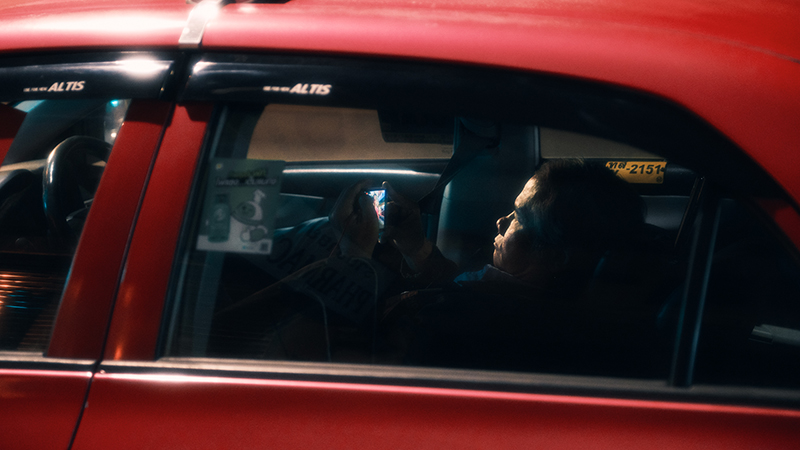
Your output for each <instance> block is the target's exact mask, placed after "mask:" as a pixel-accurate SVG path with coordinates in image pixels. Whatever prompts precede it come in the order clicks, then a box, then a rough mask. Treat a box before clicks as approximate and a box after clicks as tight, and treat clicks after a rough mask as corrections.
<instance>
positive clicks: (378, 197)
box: [367, 189, 387, 230]
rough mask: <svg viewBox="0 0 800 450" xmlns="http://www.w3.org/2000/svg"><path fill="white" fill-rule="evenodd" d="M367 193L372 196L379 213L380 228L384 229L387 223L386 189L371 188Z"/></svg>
mask: <svg viewBox="0 0 800 450" xmlns="http://www.w3.org/2000/svg"><path fill="white" fill-rule="evenodd" d="M367 195H369V196H370V197H372V206H374V207H375V214H377V215H378V229H379V230H383V227H384V226H385V225H386V200H387V199H386V189H371V190H369V191H367Z"/></svg>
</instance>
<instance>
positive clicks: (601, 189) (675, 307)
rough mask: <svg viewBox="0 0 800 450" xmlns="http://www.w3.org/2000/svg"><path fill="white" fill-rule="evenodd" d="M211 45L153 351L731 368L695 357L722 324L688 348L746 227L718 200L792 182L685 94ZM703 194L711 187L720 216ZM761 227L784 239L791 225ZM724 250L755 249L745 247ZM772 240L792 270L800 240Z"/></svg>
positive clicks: (609, 371) (607, 371) (200, 78)
mask: <svg viewBox="0 0 800 450" xmlns="http://www.w3.org/2000/svg"><path fill="white" fill-rule="evenodd" d="M201 59H202V61H201V62H199V63H197V64H198V66H197V67H200V69H199V70H198V71H195V75H193V77H194V78H192V79H191V80H190V82H189V83H188V84H187V88H186V90H185V92H184V96H185V99H186V100H204V101H214V102H216V105H217V113H216V115H215V117H216V119H215V120H214V121H213V122H212V124H211V126H210V127H209V130H210V131H209V135H208V136H207V139H206V142H207V144H206V146H205V149H204V153H203V157H202V160H201V161H202V162H201V165H200V167H199V169H198V171H197V175H196V178H195V182H194V188H193V193H192V199H191V201H190V207H189V209H188V210H187V215H186V219H185V224H184V231H183V233H182V238H181V242H180V247H179V249H178V257H177V259H176V264H175V269H174V272H173V276H172V284H171V289H170V294H169V295H168V303H167V305H168V306H167V313H166V320H165V322H164V329H163V333H162V337H161V350H160V351H161V355H162V356H168V357H212V358H240V359H248V360H253V359H256V360H264V361H305V362H336V363H358V364H382V365H394V366H410V367H435V368H455V369H480V370H499V371H512V372H526V373H556V374H571V375H590V376H603V377H626V378H642V379H656V380H665V381H667V382H669V383H672V384H676V385H683V384H687V383H688V384H691V374H692V371H693V370H694V367H695V366H694V362H695V361H697V364H698V365H697V369H698V371H699V372H698V376H699V377H700V379H703V380H708V381H709V382H714V383H717V382H723V381H724V380H722V379H718V380H713V376H711V374H712V373H713V371H711V372H708V371H707V370H706V369H703V367H708V366H704V364H706V363H705V362H702V361H701V359H702V358H703V357H704V356H703V355H706V356H707V355H708V353H706V352H707V349H709V348H714V345H723V346H724V345H726V344H724V342H725V341H726V339H728V338H729V337H730V336H728V337H726V335H725V334H724V333H725V332H727V331H725V332H722V331H720V332H718V333H716V334H714V333H715V332H714V331H707V332H706V335H701V336H706V338H701V339H700V346H699V347H698V346H697V345H696V343H697V342H698V340H697V339H696V337H697V335H696V330H697V329H698V328H696V327H692V326H689V325H687V323H690V322H691V320H690V319H691V318H692V317H699V315H700V314H701V313H702V312H703V306H706V303H704V301H705V300H708V303H707V306H708V308H709V309H708V311H706V313H707V314H706V316H705V319H706V320H707V321H708V323H709V324H711V323H713V322H714V321H715V320H716V319H714V317H716V316H715V314H718V312H717V310H716V309H715V308H716V306H714V305H716V304H717V302H718V299H720V298H725V295H724V294H720V292H722V291H721V290H720V288H719V287H718V286H719V283H718V282H715V281H714V280H718V279H719V277H723V279H724V277H726V276H730V275H725V271H724V264H725V263H724V262H723V261H724V260H725V258H724V257H723V256H722V255H723V253H724V252H732V250H727V249H728V248H737V247H741V246H745V247H746V245H747V244H746V241H747V240H748V239H750V238H751V237H752V235H751V234H750V233H749V232H748V231H743V230H744V229H741V230H739V231H738V232H737V231H736V227H742V226H744V225H743V224H744V223H745V222H744V221H742V220H737V219H726V220H722V219H724V218H728V217H735V216H736V215H737V214H741V213H743V212H745V211H751V210H752V211H758V210H760V209H759V207H758V201H759V200H758V199H772V200H774V199H780V198H782V194H781V191H780V189H779V188H777V187H776V185H775V183H774V182H773V181H771V179H769V177H766V176H765V175H764V174H763V172H760V171H759V169H758V167H757V166H755V165H754V164H752V162H750V161H749V160H748V159H747V158H746V157H745V156H743V154H742V153H741V151H740V150H738V149H737V148H736V147H735V146H734V145H733V144H731V143H730V142H728V141H726V140H725V139H724V138H721V137H720V135H719V134H718V133H717V132H716V131H714V130H713V128H711V127H709V126H707V125H705V124H703V123H702V122H699V121H697V119H696V117H695V116H693V115H691V114H688V113H686V112H685V111H681V110H680V109H679V108H676V107H675V106H674V105H671V104H668V103H664V104H660V105H656V104H655V103H654V100H653V99H652V98H650V97H646V96H645V97H641V98H639V97H637V96H636V95H635V94H634V93H631V92H627V91H626V92H623V91H619V90H615V89H613V88H604V87H600V86H588V85H581V86H578V85H577V84H576V85H575V86H571V85H569V82H568V81H565V80H554V79H551V78H548V77H546V76H542V77H538V76H537V77H535V76H532V75H531V76H530V77H528V76H523V75H521V74H517V73H503V72H481V71H470V70H468V69H465V68H457V67H456V68H444V67H435V66H427V65H420V67H416V66H414V67H406V66H404V65H402V64H399V63H398V64H394V65H392V64H389V63H386V64H382V63H376V64H374V65H373V66H370V67H369V68H368V69H364V67H365V66H362V62H361V61H355V62H353V63H352V64H353V65H354V67H357V68H359V70H360V72H359V73H360V74H361V75H363V77H361V78H354V79H353V80H351V79H350V78H348V75H345V74H346V73H349V72H347V71H342V70H341V67H340V66H339V65H341V66H342V67H346V66H347V64H348V63H347V62H346V61H345V62H340V61H333V60H328V59H325V60H319V61H318V60H317V59H309V60H308V61H305V60H303V59H302V58H299V59H293V58H288V57H287V58H286V61H284V60H283V59H281V58H279V57H274V58H273V57H263V58H262V57H255V56H243V55H240V56H237V57H231V56H226V55H213V56H203V57H201ZM298 61H302V62H303V64H298ZM240 65H242V66H241V67H245V66H246V67H247V70H239V68H240ZM365 70H366V72H365ZM418 72H428V73H430V74H431V76H430V77H428V79H430V80H437V79H448V80H451V83H450V85H449V86H447V87H444V86H442V85H441V84H438V83H435V82H433V81H432V82H431V83H430V84H425V83H424V82H423V81H420V80H421V79H420V78H419V76H418ZM366 73H369V74H371V76H373V77H374V80H378V81H374V82H369V83H366V82H364V80H365V79H366V78H364V77H365V76H366V75H364V74H366ZM257 74H261V75H258V76H256V75H257ZM412 74H413V75H412ZM326 77H327V78H326ZM269 79H272V81H265V80H269ZM303 79H329V80H330V84H319V85H318V84H308V85H306V84H304V82H299V81H297V80H303ZM408 80H412V81H408ZM576 83H577V82H576ZM227 84H230V85H236V86H237V88H236V89H231V90H226V89H221V88H220V86H223V85H227ZM265 85H268V86H265ZM475 86H484V87H485V86H492V89H491V90H486V89H477V88H476V87H475ZM487 89H488V88H487ZM312 91H313V92H312ZM487 92H491V95H489V94H486V93H487ZM311 94H314V95H311ZM484 94H485V95H484ZM623 104H624V105H625V107H621V108H618V107H617V106H618V105H623ZM676 129H680V130H681V133H675V132H674V130H676ZM723 158H724V159H723ZM722 160H725V161H727V162H728V163H727V164H725V165H722V164H718V162H719V161H722ZM709 192H712V193H713V195H712V194H709ZM709 201H713V202H715V203H714V204H715V205H716V204H717V203H718V204H720V205H724V208H722V209H720V211H724V214H722V213H720V214H721V216H720V217H722V218H721V219H720V220H719V221H718V222H716V221H715V220H712V217H711V216H709V214H707V213H704V212H703V211H705V209H704V208H706V206H702V205H707V202H709ZM382 202H385V206H384V204H383V203H382ZM747 205H750V206H747ZM753 205H755V207H752V206H753ZM373 208H374V210H373ZM367 211H374V212H370V213H369V214H366V212H367ZM731 214H733V215H731ZM381 216H382V219H383V220H385V223H384V225H382V228H379V227H380V225H375V223H376V222H375V221H378V222H380V220H379V219H377V218H378V217H381ZM711 224H717V225H713V226H711ZM773 228H774V227H773ZM711 229H713V230H716V231H715V232H714V233H707V232H706V230H711ZM701 231H702V232H701ZM717 231H718V233H717ZM764 236H765V237H764V239H765V240H768V241H770V242H773V244H771V245H772V246H773V247H774V248H775V249H776V251H777V252H778V253H786V252H787V251H789V253H791V251H792V250H791V247H789V248H788V250H787V246H786V245H785V244H784V242H785V241H783V240H781V238H779V237H776V236H780V233H778V234H775V233H767V234H766V235H764ZM718 241H719V245H718V246H716V247H715V246H714V244H715V243H717V242H718ZM730 244H732V245H733V247H729V245H730ZM702 248H708V249H710V250H709V252H708V253H707V254H704V253H703V252H702V251H701V249H702ZM770 248H772V247H770ZM520 249H522V250H520ZM714 252H719V256H718V254H717V253H714ZM771 257H772V256H768V257H767V258H771ZM732 258H733V259H734V260H736V261H740V262H737V263H735V264H734V266H736V264H740V266H739V267H745V265H746V264H745V265H741V264H744V263H741V261H742V260H746V259H747V252H746V251H739V252H733V256H732ZM781 261H783V262H782V263H781V264H782V265H781V267H782V268H783V269H785V271H786V274H787V275H786V277H787V279H793V278H792V277H796V274H797V267H796V264H795V262H794V259H793V258H792V257H786V258H782V259H781ZM706 265H710V266H711V267H712V268H713V270H711V272H703V271H702V270H700V271H699V272H698V270H699V269H697V268H698V267H705V266H706ZM709 273H710V276H711V280H710V282H708V283H706V282H701V283H697V282H696V279H697V278H698V277H699V279H700V280H701V281H702V280H706V277H707V276H708V274H709ZM720 273H721V274H722V275H719V274H720ZM753 283H754V286H760V285H761V284H764V283H769V279H768V278H764V277H762V278H760V279H754V281H753ZM722 284H723V285H724V283H722ZM790 285H791V283H788V284H787V285H786V286H790ZM695 286H699V287H698V288H695ZM782 289H783V288H782ZM787 289H788V290H785V292H784V294H786V293H787V292H792V291H791V289H789V288H787ZM781 298H783V299H784V300H780V301H779V303H780V304H782V305H784V306H785V305H789V304H794V303H793V302H792V300H790V298H791V295H789V294H786V295H782V296H781ZM701 300H702V301H701ZM687 305H688V306H687ZM765 307H766V306H765ZM773 313H774V311H773ZM778 314H779V315H780V313H778ZM726 317H727V316H726ZM748 320H758V321H759V323H758V324H754V325H753V326H752V327H751V328H750V330H749V331H748V333H750V334H752V333H755V335H756V336H764V335H766V333H771V335H772V336H776V335H780V336H782V337H781V338H780V339H782V340H783V341H786V340H787V339H788V338H786V336H790V335H792V330H796V329H797V328H796V326H794V325H790V324H787V323H785V321H776V320H772V319H770V318H769V317H767V318H763V319H761V318H759V319H755V318H751V319H748ZM776 327H777V328H776ZM793 327H794V328H793ZM709 330H711V328H709ZM754 330H755V331H754ZM786 330H789V331H786ZM712 335H713V336H716V337H714V338H713V339H712V338H709V337H708V336H712ZM748 336H749V335H748ZM704 339H705V341H704ZM780 339H779V340H780ZM704 342H705V343H704ZM712 342H716V343H715V344H713V345H712V344H711V343H712ZM720 342H722V343H720ZM687 349H688V350H687ZM711 352H712V353H713V350H711ZM695 357H696V358H697V359H695ZM681 364H683V365H688V369H686V370H685V371H684V370H683V369H680V367H682V366H681ZM679 366H680V367H679ZM704 370H706V372H703V371H704ZM682 371H683V372H685V373H684V374H683V375H682V376H681V377H678V376H677V375H676V374H677V373H678V372H682ZM700 375H702V376H700ZM706 375H709V376H711V378H708V377H707V376H706ZM679 378H680V379H681V380H683V381H679ZM704 382H706V381H704Z"/></svg>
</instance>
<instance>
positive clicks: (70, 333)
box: [0, 52, 174, 449]
mask: <svg viewBox="0 0 800 450" xmlns="http://www.w3.org/2000/svg"><path fill="white" fill-rule="evenodd" d="M173 68H174V67H173V61H172V58H171V57H170V56H169V55H166V54H152V53H136V52H132V53H101V54H75V55H63V56H39V57H37V56H30V57H4V58H3V59H2V60H1V61H0V80H2V82H0V85H2V88H0V100H2V103H0V111H1V112H0V113H1V114H2V116H3V118H2V125H1V126H0V127H1V130H2V131H0V132H1V133H2V137H0V159H2V160H3V163H2V166H0V174H2V175H0V178H2V180H0V186H1V187H0V190H1V192H0V196H2V197H1V198H0V204H2V207H1V208H0V211H2V212H0V230H1V231H0V233H1V234H2V249H1V250H0V265H1V266H2V270H0V280H1V281H0V285H1V286H2V287H1V288H0V339H2V347H1V348H0V399H1V400H0V404H2V406H0V415H2V420H1V422H2V425H0V441H1V442H2V446H3V447H4V448H43V449H45V448H61V449H63V448H68V447H69V445H70V443H71V441H72V438H73V436H74V433H75V430H76V426H77V423H78V420H79V417H80V414H81V412H82V409H83V405H84V403H85V400H86V395H87V393H88V388H89V385H90V383H91V379H92V375H93V373H94V371H95V369H96V363H97V361H98V360H99V358H100V355H101V353H102V347H103V342H104V338H105V333H106V329H107V327H108V321H109V318H110V313H111V308H112V301H113V298H114V293H115V291H116V289H117V284H118V280H119V274H120V268H121V264H122V261H123V255H124V254H125V251H126V249H127V243H128V236H129V234H130V230H131V227H132V224H133V218H134V215H135V212H136V209H137V207H138V203H139V197H140V196H141V193H142V189H143V186H144V181H145V178H146V176H147V174H148V172H149V168H150V165H151V161H152V158H153V157H154V155H155V151H156V150H157V148H158V143H159V140H160V137H161V132H162V128H163V126H164V123H165V122H166V120H167V118H168V116H169V113H170V103H169V102H165V101H162V100H159V98H160V97H161V96H162V94H163V89H164V88H165V87H167V86H168V78H169V73H170V71H171V70H172V69H173ZM90 211H91V213H90Z"/></svg>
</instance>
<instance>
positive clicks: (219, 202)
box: [197, 158, 285, 254]
mask: <svg viewBox="0 0 800 450" xmlns="http://www.w3.org/2000/svg"><path fill="white" fill-rule="evenodd" d="M284 165H285V162H284V161H265V160H257V159H228V158H214V159H212V160H211V169H210V171H209V182H208V189H207V190H206V197H205V203H204V207H203V215H202V219H201V221H200V232H199V235H198V237H197V249H198V250H210V251H220V252H237V253H262V254H270V253H272V235H273V232H274V228H275V217H276V213H277V210H278V200H279V194H280V191H281V182H282V181H283V167H284Z"/></svg>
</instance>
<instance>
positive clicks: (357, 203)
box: [330, 180, 378, 258]
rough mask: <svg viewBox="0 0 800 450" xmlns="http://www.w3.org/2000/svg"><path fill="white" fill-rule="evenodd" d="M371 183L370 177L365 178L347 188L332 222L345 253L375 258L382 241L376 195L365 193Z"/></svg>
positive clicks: (332, 215)
mask: <svg viewBox="0 0 800 450" xmlns="http://www.w3.org/2000/svg"><path fill="white" fill-rule="evenodd" d="M370 184H371V183H370V181H369V180H361V181H359V182H358V183H356V184H354V185H352V186H350V187H349V188H347V189H345V190H344V191H343V192H342V193H341V194H340V195H339V198H338V199H337V200H336V204H335V205H334V207H333V212H331V215H330V221H331V224H332V225H333V229H334V230H335V231H336V234H337V237H339V238H340V241H339V248H340V249H341V251H342V254H343V255H345V256H350V257H355V258H371V257H372V251H373V250H374V249H375V244H377V242H378V215H377V214H376V213H375V208H373V206H372V197H370V196H369V195H367V194H366V192H365V191H366V189H367V188H369V187H370Z"/></svg>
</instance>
